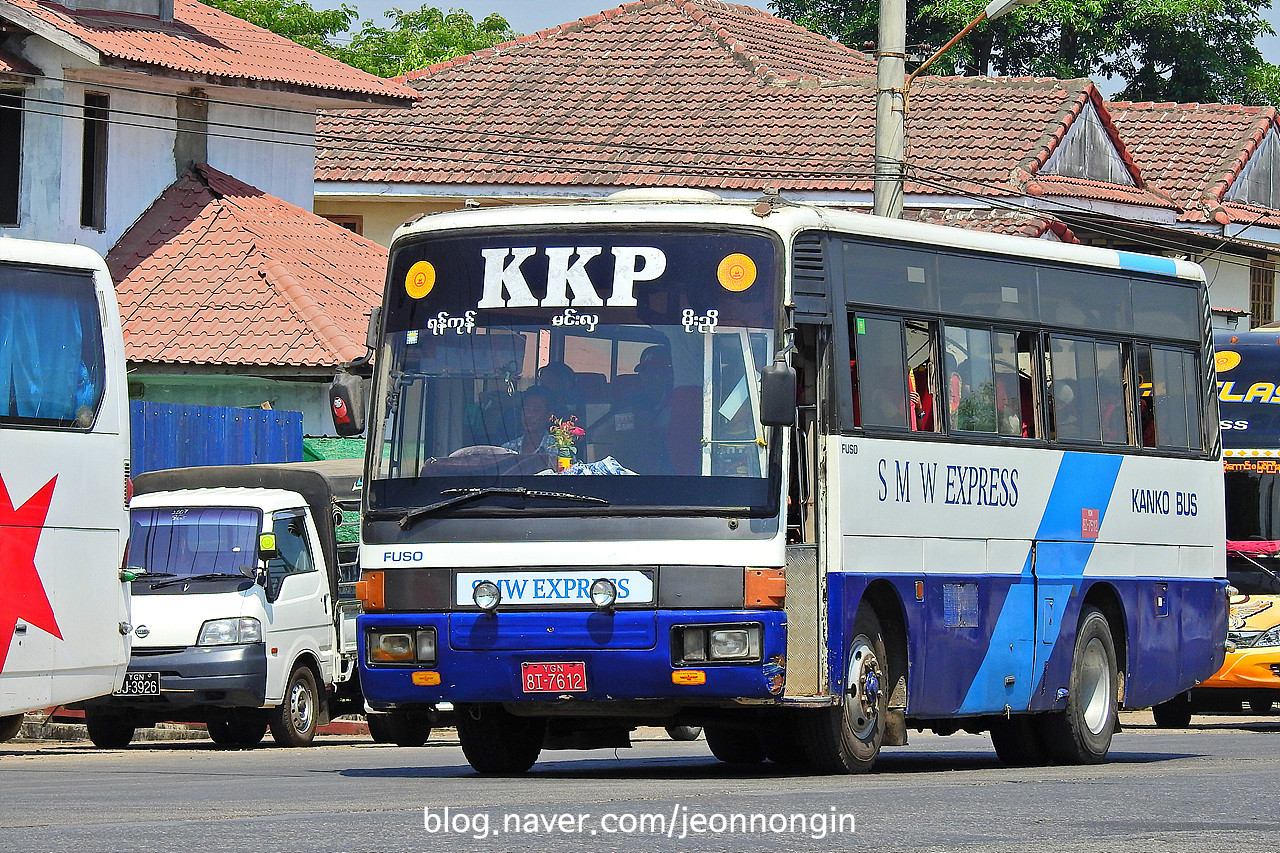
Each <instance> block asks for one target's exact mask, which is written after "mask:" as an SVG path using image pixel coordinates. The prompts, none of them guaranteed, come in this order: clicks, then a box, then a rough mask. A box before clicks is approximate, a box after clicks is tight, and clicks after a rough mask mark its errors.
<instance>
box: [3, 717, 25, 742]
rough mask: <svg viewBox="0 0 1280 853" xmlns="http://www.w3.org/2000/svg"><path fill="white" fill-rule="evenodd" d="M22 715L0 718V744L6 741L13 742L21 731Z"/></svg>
mask: <svg viewBox="0 0 1280 853" xmlns="http://www.w3.org/2000/svg"><path fill="white" fill-rule="evenodd" d="M23 716H25V715H24V714H11V715H10V716H7V717H0V743H4V742H5V741H7V740H13V739H14V738H16V737H17V736H18V732H20V731H22V718H23Z"/></svg>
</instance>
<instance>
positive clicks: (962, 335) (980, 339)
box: [944, 326, 996, 433]
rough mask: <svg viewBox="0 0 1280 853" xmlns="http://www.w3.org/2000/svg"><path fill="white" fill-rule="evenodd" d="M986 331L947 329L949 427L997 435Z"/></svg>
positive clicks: (990, 346)
mask: <svg viewBox="0 0 1280 853" xmlns="http://www.w3.org/2000/svg"><path fill="white" fill-rule="evenodd" d="M991 338H992V333H991V331H990V330H989V329H967V328H964V327H962V326H948V327H947V331H946V338H945V340H946V345H945V347H944V349H945V352H946V356H945V359H944V360H945V362H946V368H947V394H948V408H949V410H950V412H951V426H952V428H953V429H956V430H960V431H963V432H990V433H994V432H996V387H995V373H994V370H993V368H992V341H991Z"/></svg>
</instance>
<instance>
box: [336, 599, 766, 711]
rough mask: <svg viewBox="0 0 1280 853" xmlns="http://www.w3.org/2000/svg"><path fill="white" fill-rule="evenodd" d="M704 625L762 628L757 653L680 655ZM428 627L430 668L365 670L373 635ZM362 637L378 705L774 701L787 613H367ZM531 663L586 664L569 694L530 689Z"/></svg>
mask: <svg viewBox="0 0 1280 853" xmlns="http://www.w3.org/2000/svg"><path fill="white" fill-rule="evenodd" d="M482 620H490V621H482ZM535 625H536V630H534V626H535ZM699 626H714V627H716V628H720V627H723V626H730V627H732V626H752V627H757V628H758V629H759V632H760V633H759V636H760V644H759V657H758V658H757V659H754V660H751V661H744V662H741V663H739V662H729V661H689V660H685V659H683V657H682V654H681V649H680V643H681V639H680V638H681V637H682V634H681V632H682V631H684V630H686V629H689V628H697V627H699ZM424 628H434V629H435V630H436V636H437V637H438V638H439V639H438V645H437V648H438V654H437V661H436V663H435V664H434V665H414V666H370V665H369V658H368V649H367V643H366V641H367V639H368V636H369V632H370V631H386V630H397V629H400V630H405V631H415V630H418V629H424ZM358 634H359V639H360V683H361V687H362V689H363V690H364V695H365V700H366V701H367V702H368V703H369V705H370V706H371V707H373V708H376V709H388V708H394V707H402V706H415V705H426V704H434V703H437V702H453V703H459V702H504V703H512V702H544V703H546V702H557V703H569V704H572V703H573V702H575V701H581V702H606V703H607V702H621V701H628V702H630V701H646V700H666V701H668V702H671V701H674V702H677V703H679V704H680V705H684V706H698V705H720V704H725V703H729V702H734V701H742V700H746V701H749V702H753V703H770V702H773V703H777V702H780V701H781V698H782V693H783V685H784V681H785V675H786V659H785V652H786V616H785V614H784V613H783V612H781V611H777V610H724V611H719V610H717V611H708V610H684V611H682V610H660V611H656V612H655V611H625V612H619V613H616V614H607V613H598V612H590V613H589V612H582V611H571V612H564V611H561V612H548V611H542V612H520V613H498V614H496V615H492V616H484V615H480V614H474V613H452V614H448V613H433V614H418V613H415V614H364V615H362V616H361V617H360V619H359V628H358ZM477 638H478V639H477ZM458 646H463V648H458ZM530 664H532V665H535V666H534V667H533V669H540V670H545V668H544V667H539V666H537V665H542V664H570V665H580V667H579V666H573V667H572V668H571V669H570V670H569V672H571V673H572V674H574V675H575V677H574V679H571V680H570V681H559V683H558V687H559V688H563V689H557V686H553V685H551V684H549V683H547V682H545V681H544V682H543V684H542V685H539V684H538V683H537V680H534V681H533V682H532V683H531V681H530V679H529V673H530V672H531V671H532V670H531V669H530V667H529V666H528V665H530ZM577 673H580V674H581V676H582V679H583V683H581V684H578V683H576V674H577ZM433 682H434V683H433ZM531 686H532V687H534V688H535V689H528V688H530V687H531ZM538 686H543V687H545V688H546V689H536V688H537V687H538Z"/></svg>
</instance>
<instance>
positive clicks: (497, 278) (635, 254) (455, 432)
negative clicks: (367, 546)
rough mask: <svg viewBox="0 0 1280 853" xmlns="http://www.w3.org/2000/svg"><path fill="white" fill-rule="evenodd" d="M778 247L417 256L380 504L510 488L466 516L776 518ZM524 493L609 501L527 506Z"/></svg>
mask: <svg viewBox="0 0 1280 853" xmlns="http://www.w3.org/2000/svg"><path fill="white" fill-rule="evenodd" d="M778 255H779V246H778V245H777V243H776V241H774V240H772V239H770V238H768V237H765V236H762V235H757V234H751V233H744V232H732V231H725V230H724V229H720V230H716V231H710V230H708V231H694V232H683V233H675V232H672V231H670V230H664V231H653V232H645V231H639V232H625V231H618V230H616V229H613V230H602V229H583V230H574V231H572V232H565V231H563V230H561V231H555V232H551V231H547V232H534V233H529V232H525V231H521V232H519V233H512V232H493V233H487V234H485V235H483V236H466V237H454V236H448V237H439V238H425V239H420V240H417V241H414V242H412V243H409V244H408V245H402V246H400V247H398V248H397V250H396V252H395V253H394V254H393V257H392V264H391V275H390V284H389V287H388V291H389V293H388V298H387V301H386V309H385V310H386V317H385V319H384V323H385V329H386V331H385V336H384V338H383V341H382V346H381V349H380V351H379V352H378V370H379V375H378V382H379V384H380V387H381V388H382V389H383V390H382V392H381V393H380V394H379V399H383V400H385V401H386V407H385V410H384V411H383V412H382V415H381V423H380V424H378V425H377V426H380V428H381V440H382V454H381V458H380V459H379V460H376V461H375V465H376V473H375V481H374V482H373V483H372V484H371V493H370V506H371V507H373V508H377V507H413V506H419V507H421V506H428V505H431V504H432V503H435V502H438V501H440V500H442V499H448V498H449V497H450V496H451V495H455V496H456V495H458V494H466V493H468V492H467V490H476V489H483V490H488V487H496V488H495V489H494V490H492V491H486V495H494V494H496V493H497V492H498V491H502V490H506V491H507V492H508V493H507V494H506V495H505V497H503V496H498V497H495V498H494V499H492V500H491V499H488V497H486V499H485V500H476V501H466V502H459V503H457V505H456V508H450V512H458V513H479V514H484V513H488V512H494V511H498V512H507V513H509V512H511V511H512V510H513V509H514V510H523V511H532V512H545V511H559V512H564V511H572V512H596V513H610V512H618V511H634V509H635V508H636V507H649V508H668V509H671V508H674V509H676V510H693V511H695V512H696V511H698V510H702V511H715V512H718V513H724V512H726V511H736V512H740V513H742V514H766V513H772V512H775V511H776V505H777V500H778V499H777V496H776V493H777V492H778V488H776V483H777V470H776V469H777V462H776V456H777V453H778V450H777V448H770V447H769V445H768V442H767V441H766V432H765V430H764V428H763V427H762V426H761V424H760V418H759V372H760V370H762V369H763V368H764V367H765V366H766V365H767V364H768V363H769V362H770V361H771V360H772V359H773V355H774V352H775V349H776V344H775V324H776V316H777V304H776V300H777V291H776V288H777V275H778V273H777V270H778V268H779V263H778ZM375 420H376V417H375ZM375 428H377V427H375ZM771 482H772V483H774V486H770V485H769V484H770V483H771ZM521 488H523V489H526V490H529V491H538V492H543V493H546V492H561V493H570V494H572V495H574V496H579V497H583V498H593V499H595V500H592V501H590V502H579V503H572V504H570V503H566V502H564V501H563V500H561V501H555V500H537V499H530V498H529V497H528V495H525V494H519V495H512V494H510V490H511V489H521Z"/></svg>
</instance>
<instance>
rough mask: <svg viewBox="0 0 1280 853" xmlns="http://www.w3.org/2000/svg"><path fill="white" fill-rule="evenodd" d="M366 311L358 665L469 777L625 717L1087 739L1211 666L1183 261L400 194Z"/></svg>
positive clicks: (1015, 756)
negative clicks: (405, 215)
mask: <svg viewBox="0 0 1280 853" xmlns="http://www.w3.org/2000/svg"><path fill="white" fill-rule="evenodd" d="M370 339H371V345H372V347H373V349H374V359H373V362H374V363H375V364H376V368H374V370H373V377H374V378H373V383H372V388H373V391H372V404H371V406H370V428H369V443H368V447H369V454H368V461H367V471H366V483H367V485H366V488H365V491H364V516H363V539H362V545H361V563H362V569H363V572H364V574H363V578H362V582H361V584H360V590H361V593H360V594H361V598H362V600H363V604H364V610H365V613H364V615H363V616H362V617H361V618H360V642H361V671H360V679H361V684H362V686H363V688H364V691H365V696H366V698H367V701H368V702H369V704H370V705H371V706H372V707H374V708H376V709H378V710H381V711H389V712H392V713H402V714H409V713H414V712H422V711H423V710H424V709H428V708H430V707H431V706H432V705H433V704H435V703H439V702H452V703H454V705H455V708H456V711H457V724H458V733H459V737H460V739H461V743H462V747H463V750H464V752H465V754H466V756H467V758H468V760H469V761H470V762H471V764H472V766H473V767H475V768H476V769H477V770H480V771H482V772H499V773H510V772H522V771H524V770H526V769H528V768H529V767H531V766H532V765H533V764H534V762H535V761H536V760H537V757H538V755H539V752H540V750H542V749H543V748H544V747H545V748H570V747H575V748H592V747H618V746H626V745H628V743H629V733H630V731H631V730H632V729H633V728H634V727H636V726H639V725H658V726H670V725H700V726H703V727H704V730H705V732H706V738H707V741H708V744H709V746H710V748H711V751H712V752H713V753H714V754H715V756H716V757H718V758H720V759H721V760H724V761H727V762H757V761H763V760H765V759H769V760H772V761H777V762H786V763H793V762H794V763H803V764H805V765H807V766H808V767H809V768H810V769H812V770H815V771H819V772H857V771H863V770H867V769H869V768H870V767H871V766H872V765H873V763H874V762H875V760H876V757H877V755H878V753H879V751H880V749H881V747H882V746H884V745H901V744H904V743H906V739H907V732H908V730H909V729H911V728H917V729H932V730H935V731H938V732H943V733H950V732H953V731H957V730H961V729H963V730H967V731H989V732H991V735H992V739H993V741H994V744H995V748H996V751H997V753H998V754H999V756H1000V757H1001V758H1002V759H1003V760H1005V761H1008V762H1015V763H1039V762H1049V761H1056V762H1067V763H1072V762H1075V763H1082V762H1096V761H1101V760H1102V759H1103V758H1104V757H1105V755H1106V753H1107V750H1108V748H1109V745H1110V741H1111V736H1112V732H1113V730H1114V728H1115V725H1116V715H1117V712H1118V710H1119V709H1120V708H1122V707H1129V708H1136V707H1145V706H1149V705H1152V704H1155V703H1157V702H1161V701H1163V700H1167V699H1169V698H1170V697H1172V696H1174V695H1176V694H1178V693H1179V692H1180V691H1183V690H1186V689H1187V688H1188V687H1190V686H1191V685H1194V684H1195V683H1197V682H1198V681H1199V680H1201V679H1204V678H1205V677H1207V676H1208V675H1210V674H1211V673H1212V672H1214V670H1215V669H1217V667H1218V666H1219V665H1220V664H1221V662H1222V659H1223V643H1224V640H1225V634H1226V612H1227V611H1226V593H1225V579H1224V560H1225V552H1224V544H1223V542H1224V540H1223V521H1222V467H1221V462H1220V457H1221V451H1220V443H1219V432H1218V419H1217V416H1216V409H1215V401H1214V393H1213V389H1214V383H1213V379H1214V373H1213V360H1212V351H1211V346H1210V340H1209V319H1208V306H1207V302H1206V298H1205V285H1204V279H1203V275H1202V273H1201V271H1200V269H1199V268H1198V267H1196V266H1195V265H1193V264H1189V263H1186V262H1183V261H1177V260H1172V259H1166V258H1159V257H1147V256H1141V255H1134V254H1128V253H1123V252H1115V251H1107V250H1102V249H1093V248H1083V247H1079V246H1071V245H1063V244H1059V243H1054V242H1048V241H1033V240H1027V239H1021V238H1012V237H1005V236H996V235H990V234H981V233H974V232H972V231H965V230H958V229H949V228H939V227H932V226H926V225H921V224H918V223H910V222H903V221H897V220H887V219H883V218H878V217H872V216H867V215H863V214H856V213H848V212H838V211H832V210H824V209H821V208H815V207H810V206H805V205H796V204H789V203H786V202H783V201H779V200H777V199H773V200H768V199H766V200H761V201H760V202H731V201H723V200H721V199H719V198H718V197H716V196H714V195H711V194H708V193H700V192H692V193H691V192H688V191H685V192H678V193H673V194H666V195H663V194H648V193H645V192H630V193H624V194H620V195H619V196H615V197H613V198H611V199H609V200H607V201H603V202H600V203H590V204H578V205H564V206H550V207H536V208H535V207H523V208H506V209H488V210H471V211H460V212H456V213H448V214H440V215H435V216H430V217H426V218H424V219H422V220H421V221H419V222H418V223H416V224H413V225H411V226H407V227H406V228H404V229H402V230H401V231H400V232H399V233H398V234H397V236H396V239H395V241H394V244H393V246H392V249H391V257H390V269H389V273H388V279H387V289H386V294H385V302H384V306H383V308H382V310H381V313H380V319H378V320H377V321H376V322H375V324H374V327H373V329H371V336H370ZM357 379H358V377H357V376H356V375H355V374H347V375H346V376H340V377H339V379H338V381H337V382H336V383H335V408H336V411H337V414H338V420H339V421H343V420H345V421H346V423H345V426H346V428H347V430H348V431H353V430H358V429H360V428H361V426H362V425H361V423H360V418H359V415H358V412H359V409H360V408H361V406H360V399H359V394H358V393H357V391H358V390H359V388H360V387H361V386H359V384H358V381H357ZM1147 384H1150V385H1151V387H1152V392H1151V393H1150V394H1148V395H1146V396H1144V395H1143V394H1141V393H1140V391H1139V389H1140V387H1141V386H1143V385H1147Z"/></svg>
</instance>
